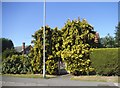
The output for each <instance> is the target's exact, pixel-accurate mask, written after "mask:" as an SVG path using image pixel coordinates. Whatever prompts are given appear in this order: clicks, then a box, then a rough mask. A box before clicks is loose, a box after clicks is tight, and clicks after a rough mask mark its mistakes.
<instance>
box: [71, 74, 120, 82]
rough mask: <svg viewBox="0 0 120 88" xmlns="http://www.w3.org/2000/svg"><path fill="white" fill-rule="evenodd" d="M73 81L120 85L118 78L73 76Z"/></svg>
mask: <svg viewBox="0 0 120 88" xmlns="http://www.w3.org/2000/svg"><path fill="white" fill-rule="evenodd" d="M71 80H80V81H97V82H115V83H120V81H118V80H120V77H118V76H73V77H71Z"/></svg>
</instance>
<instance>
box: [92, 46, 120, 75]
mask: <svg viewBox="0 0 120 88" xmlns="http://www.w3.org/2000/svg"><path fill="white" fill-rule="evenodd" d="M90 58H91V62H92V66H93V67H94V68H95V70H96V73H97V74H98V75H106V76H111V75H120V67H119V60H118V48H100V49H95V50H94V51H93V52H92V53H91V55H90ZM119 59H120V58H119Z"/></svg>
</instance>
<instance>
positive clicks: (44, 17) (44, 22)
mask: <svg viewBox="0 0 120 88" xmlns="http://www.w3.org/2000/svg"><path fill="white" fill-rule="evenodd" d="M43 13H44V16H43V28H44V29H43V78H46V75H45V25H46V0H44V12H43Z"/></svg>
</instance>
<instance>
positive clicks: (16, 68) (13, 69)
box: [2, 55, 32, 74]
mask: <svg viewBox="0 0 120 88" xmlns="http://www.w3.org/2000/svg"><path fill="white" fill-rule="evenodd" d="M31 72H32V68H31V64H30V59H29V58H28V56H25V55H12V56H11V57H10V56H9V57H8V58H7V59H6V60H3V62H2V73H12V74H20V73H22V74H26V73H31Z"/></svg>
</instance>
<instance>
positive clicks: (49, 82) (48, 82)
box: [0, 76, 117, 88]
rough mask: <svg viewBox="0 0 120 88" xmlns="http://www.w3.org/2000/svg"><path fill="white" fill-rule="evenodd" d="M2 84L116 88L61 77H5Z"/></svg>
mask: <svg viewBox="0 0 120 88" xmlns="http://www.w3.org/2000/svg"><path fill="white" fill-rule="evenodd" d="M0 84H2V86H36V87H37V86H107V88H108V86H113V87H112V88H115V86H116V85H115V84H114V83H112V82H91V81H89V82H87V81H77V80H70V77H69V76H68V77H67V76H66V77H63V76H62V77H61V76H60V77H57V78H50V79H42V78H18V77H8V76H3V77H2V80H1V82H0ZM3 88H4V87H3ZM62 88H63V87H62ZM80 88H81V87H80ZM102 88H103V87H102ZM110 88H111V87H110ZM116 88H117V87H116Z"/></svg>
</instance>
